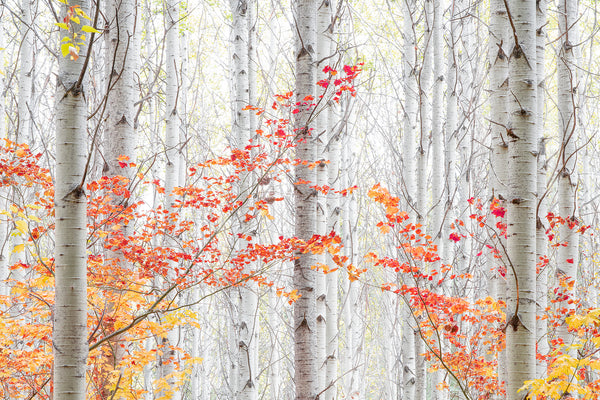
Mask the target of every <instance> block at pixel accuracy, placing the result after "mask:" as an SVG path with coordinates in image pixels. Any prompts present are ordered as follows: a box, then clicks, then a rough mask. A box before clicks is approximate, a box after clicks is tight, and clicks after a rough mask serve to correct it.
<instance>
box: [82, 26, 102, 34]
mask: <svg viewBox="0 0 600 400" xmlns="http://www.w3.org/2000/svg"><path fill="white" fill-rule="evenodd" d="M81 30H82V31H84V32H94V33H102V32H100V31H99V30H98V29H96V28H94V27H93V26H89V25H83V26H82V27H81Z"/></svg>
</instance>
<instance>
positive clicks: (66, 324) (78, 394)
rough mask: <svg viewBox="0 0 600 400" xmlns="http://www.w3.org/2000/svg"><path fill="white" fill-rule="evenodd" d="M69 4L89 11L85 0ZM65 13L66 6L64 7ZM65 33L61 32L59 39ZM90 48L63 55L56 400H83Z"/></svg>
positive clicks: (58, 134) (58, 128) (58, 152)
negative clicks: (86, 69) (75, 55)
mask: <svg viewBox="0 0 600 400" xmlns="http://www.w3.org/2000/svg"><path fill="white" fill-rule="evenodd" d="M69 5H70V6H76V5H78V6H80V7H81V9H82V10H83V11H85V12H87V11H88V4H87V2H86V1H79V0H73V1H71V2H70V3H69ZM62 13H63V15H65V13H66V6H63V7H62ZM66 33H67V32H66V31H61V36H65V34H66ZM86 51H87V46H86V45H83V46H81V49H80V55H81V56H80V57H79V58H78V59H77V60H70V59H69V58H65V57H60V59H59V73H58V80H57V94H56V99H57V105H56V115H57V120H56V185H55V190H56V193H55V196H54V202H55V213H56V228H55V243H56V244H55V279H56V280H55V308H54V332H53V352H54V374H53V379H54V398H56V399H61V400H85V398H86V379H85V378H86V361H87V355H88V343H87V333H88V332H87V268H86V265H87V252H86V244H87V228H86V195H85V192H84V190H83V187H82V185H83V184H84V182H83V180H84V175H83V174H84V168H85V163H86V160H87V157H86V156H87V146H86V144H87V135H86V134H85V132H86V128H87V119H86V118H87V108H86V99H85V93H86V87H85V85H86V83H87V82H86V80H85V79H83V80H81V82H80V75H82V69H83V65H84V60H85V54H86Z"/></svg>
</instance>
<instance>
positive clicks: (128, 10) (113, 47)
mask: <svg viewBox="0 0 600 400" xmlns="http://www.w3.org/2000/svg"><path fill="white" fill-rule="evenodd" d="M107 7H108V8H110V9H111V14H112V15H114V20H113V21H110V27H109V32H108V40H109V46H108V52H107V53H108V55H109V56H110V57H108V58H107V60H106V63H107V67H108V68H107V71H106V72H107V74H109V81H110V83H111V85H110V88H109V92H108V93H107V96H108V102H107V114H108V115H107V125H106V130H105V139H106V140H105V143H106V145H105V149H106V153H105V154H106V155H105V159H106V162H107V165H105V167H104V168H105V170H104V171H103V172H104V174H105V175H106V176H116V175H121V176H125V177H127V178H129V179H131V178H132V177H133V174H134V169H133V168H130V167H125V168H122V167H121V166H120V165H119V161H121V160H119V159H118V158H119V156H126V157H128V159H129V162H135V161H136V158H135V146H136V136H135V129H134V126H133V124H134V123H133V119H134V106H133V103H134V102H135V97H136V96H135V88H134V84H135V73H136V68H135V67H136V64H137V63H138V61H137V58H139V52H138V51H136V48H137V46H136V39H135V38H134V35H135V34H136V33H135V32H134V29H135V20H136V15H137V6H136V2H135V1H134V0H112V1H110V2H109V4H108V6H107ZM125 234H126V233H125Z"/></svg>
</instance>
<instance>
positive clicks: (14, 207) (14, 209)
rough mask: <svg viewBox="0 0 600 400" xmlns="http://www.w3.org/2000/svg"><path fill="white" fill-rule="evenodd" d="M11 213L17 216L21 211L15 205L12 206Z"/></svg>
mask: <svg viewBox="0 0 600 400" xmlns="http://www.w3.org/2000/svg"><path fill="white" fill-rule="evenodd" d="M10 211H12V212H13V213H15V214H16V213H17V212H18V211H19V209H18V208H17V206H15V205H14V204H11V205H10Z"/></svg>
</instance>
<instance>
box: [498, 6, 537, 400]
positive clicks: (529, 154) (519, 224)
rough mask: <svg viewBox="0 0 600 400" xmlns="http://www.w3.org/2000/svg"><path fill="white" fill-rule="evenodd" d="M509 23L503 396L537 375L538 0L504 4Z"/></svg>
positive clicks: (516, 399) (516, 397)
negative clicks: (507, 197)
mask: <svg viewBox="0 0 600 400" xmlns="http://www.w3.org/2000/svg"><path fill="white" fill-rule="evenodd" d="M505 4H506V5H507V15H508V18H509V23H510V25H511V27H512V39H513V43H512V50H511V55H510V57H509V63H508V74H509V92H510V93H511V94H512V98H510V99H509V102H508V113H509V127H510V129H509V131H508V134H507V136H508V138H509V139H508V151H509V169H510V171H509V180H510V192H511V193H510V197H509V201H508V234H507V251H508V260H507V261H508V263H509V264H510V265H509V269H510V270H512V272H513V273H512V274H511V273H509V274H507V275H509V282H508V284H509V299H508V310H507V311H508V312H507V317H506V319H507V325H506V357H507V375H508V376H507V385H506V396H507V400H521V399H523V398H525V397H526V396H527V393H526V392H524V391H521V392H518V390H519V388H520V387H521V386H523V383H524V382H525V381H526V380H529V379H533V378H534V377H535V367H536V365H535V364H536V363H535V352H536V350H535V347H536V343H535V326H536V325H535V324H536V305H535V300H536V234H535V226H536V223H535V211H536V206H537V198H536V190H537V187H536V186H537V183H536V178H537V137H536V136H537V131H536V109H537V103H536V88H537V74H536V28H537V26H536V2H535V1H521V0H512V1H507V2H505Z"/></svg>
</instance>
